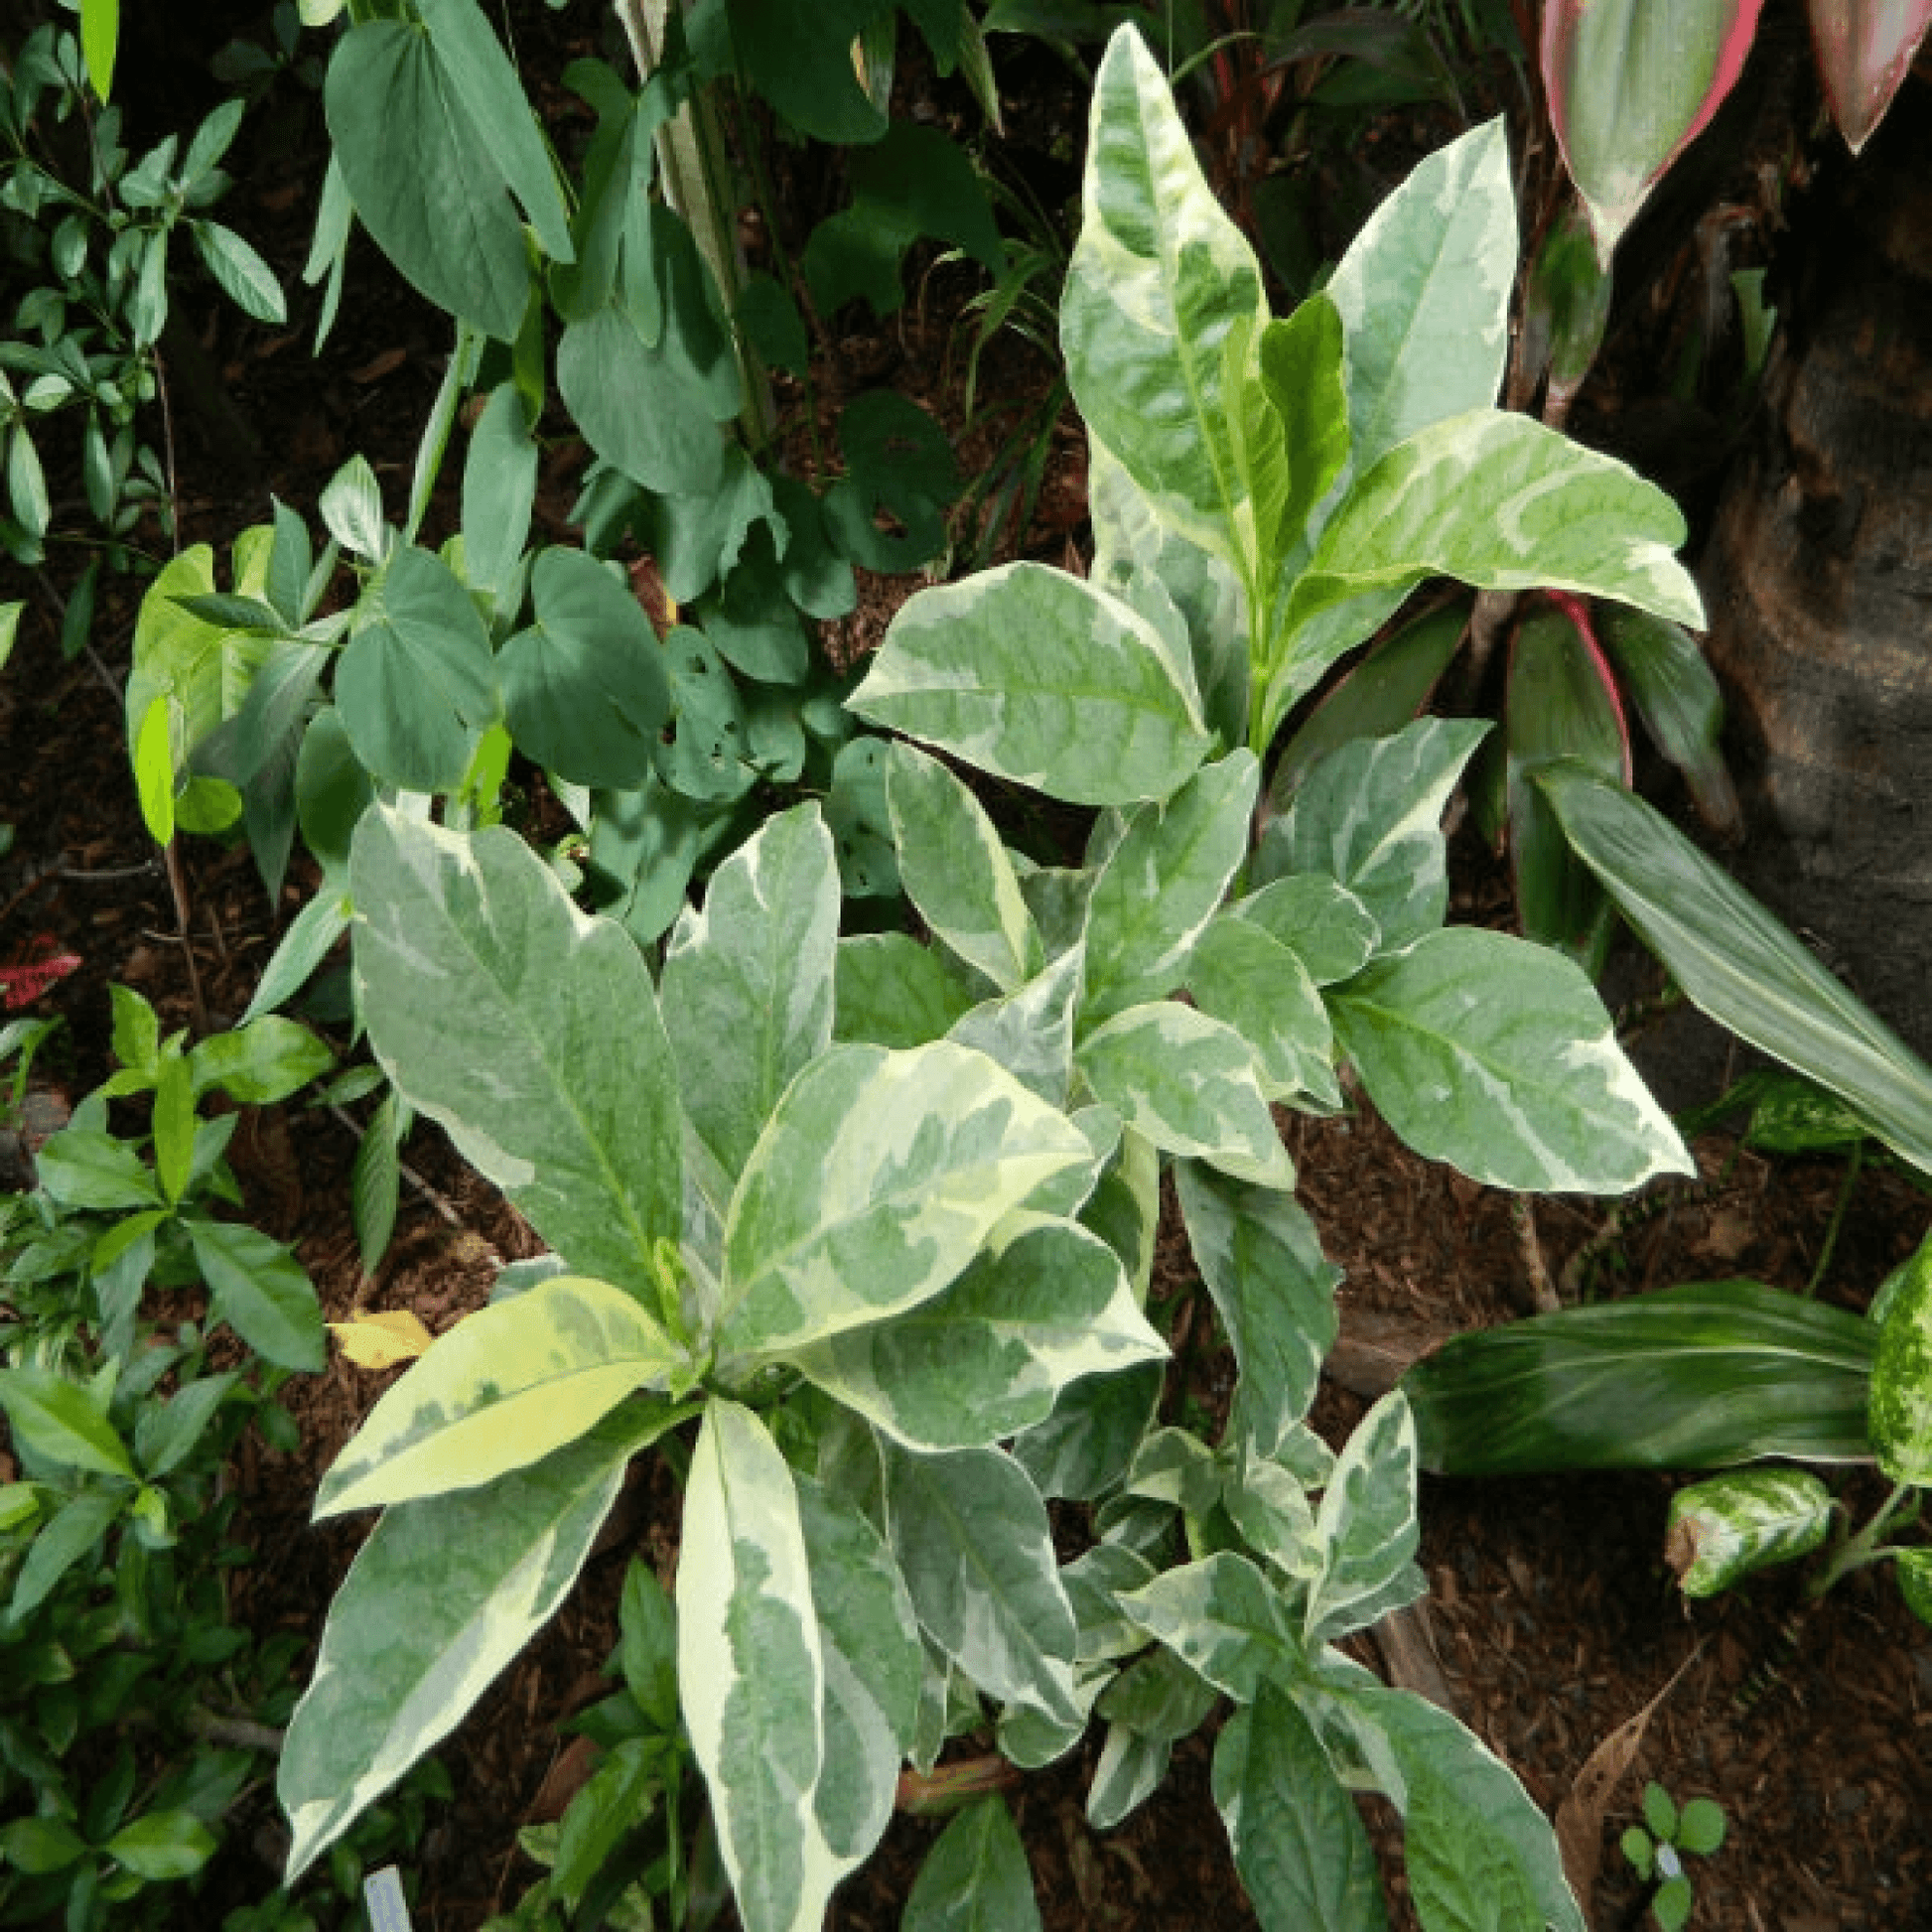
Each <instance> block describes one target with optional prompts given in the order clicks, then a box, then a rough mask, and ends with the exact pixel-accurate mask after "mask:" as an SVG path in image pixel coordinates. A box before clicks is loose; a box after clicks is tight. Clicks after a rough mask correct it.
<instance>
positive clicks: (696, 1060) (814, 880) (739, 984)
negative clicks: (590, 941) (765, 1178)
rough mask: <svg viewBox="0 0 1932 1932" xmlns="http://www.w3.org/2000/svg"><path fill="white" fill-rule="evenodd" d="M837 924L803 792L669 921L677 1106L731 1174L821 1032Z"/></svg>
mask: <svg viewBox="0 0 1932 1932" xmlns="http://www.w3.org/2000/svg"><path fill="white" fill-rule="evenodd" d="M838 933H839V875H838V862H837V859H836V857H835V856H834V854H833V850H832V836H831V834H830V833H829V832H828V831H827V830H826V829H825V822H824V820H823V818H822V817H821V816H820V814H819V809H818V807H817V806H816V805H810V804H808V805H799V806H794V807H793V808H792V809H791V810H790V811H787V812H783V813H779V814H776V815H774V816H773V817H771V818H769V819H767V820H766V821H765V822H764V824H763V825H762V826H761V827H760V828H759V832H758V835H757V836H756V837H755V838H753V839H750V840H748V841H747V842H746V843H745V844H744V845H742V846H741V847H740V848H739V849H738V851H736V852H735V853H733V854H732V856H731V858H730V859H728V860H727V861H726V862H725V864H723V865H722V866H720V867H719V868H718V870H717V871H716V872H714V873H713V874H712V876H711V883H710V884H709V885H708V886H707V887H706V889H705V899H704V907H703V910H702V911H690V910H687V911H685V912H684V914H683V915H682V916H681V917H680V918H679V920H678V923H677V925H676V926H675V927H674V928H673V930H672V933H671V938H670V943H669V945H668V947H667V948H666V951H665V956H664V972H663V978H662V983H661V985H660V987H659V996H660V998H661V999H662V1002H663V1008H664V1020H665V1026H666V1029H667V1031H668V1032H669V1035H670V1036H671V1038H672V1040H673V1041H675V1042H676V1044H675V1046H674V1048H673V1050H674V1051H675V1052H676V1054H677V1056H678V1076H679V1087H680V1091H681V1092H682V1095H683V1099H684V1111H685V1113H686V1115H687V1116H688V1117H689V1119H690V1121H691V1124H692V1126H693V1127H695V1128H696V1129H697V1131H698V1134H699V1136H700V1137H701V1138H702V1139H703V1141H704V1143H705V1145H706V1146H707V1147H708V1148H709V1149H710V1150H711V1152H712V1153H713V1155H715V1156H716V1157H717V1160H718V1163H719V1165H720V1166H721V1167H722V1168H723V1170H724V1172H725V1173H726V1175H727V1176H728V1177H729V1178H730V1179H732V1180H736V1179H737V1177H738V1175H739V1174H740V1173H742V1172H743V1170H744V1167H745V1163H746V1162H747V1161H748V1160H749V1159H750V1158H751V1153H752V1149H753V1147H754V1146H755V1145H756V1144H757V1141H758V1137H759V1134H760V1133H761V1132H762V1131H763V1128H764V1124H765V1122H766V1121H767V1120H769V1119H770V1117H771V1112H772V1109H773V1108H775V1107H776V1106H777V1104H778V1096H779V1095H780V1094H782V1093H783V1092H784V1090H785V1088H786V1087H787V1086H789V1085H790V1084H791V1080H792V1077H793V1076H794V1075H795V1074H796V1073H798V1072H799V1071H800V1070H801V1069H802V1068H803V1067H804V1066H805V1065H806V1063H807V1062H808V1061H810V1060H811V1059H812V1058H814V1057H815V1056H816V1055H817V1054H818V1053H820V1052H822V1051H823V1050H824V1049H825V1048H826V1047H827V1046H828V1045H830V1044H831V1039H832V999H833V961H834V956H835V949H836V947H837V944H838Z"/></svg>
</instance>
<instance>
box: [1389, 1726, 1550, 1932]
mask: <svg viewBox="0 0 1932 1932" xmlns="http://www.w3.org/2000/svg"><path fill="white" fill-rule="evenodd" d="M1402 1824H1403V1832H1402V1848H1403V1866H1404V1869H1405V1870H1406V1871H1407V1872H1408V1875H1409V1895H1410V1897H1411V1898H1412V1899H1414V1901H1415V1906H1416V1916H1417V1917H1418V1918H1419V1919H1420V1920H1421V1921H1422V1923H1423V1924H1424V1925H1457V1926H1460V1925H1475V1926H1481V1927H1483V1928H1484V1932H1490V1929H1491V1928H1493V1932H1544V1926H1545V1920H1544V1916H1543V1908H1542V1906H1541V1905H1540V1904H1538V1902H1537V1898H1536V1891H1535V1888H1534V1886H1533V1885H1532V1884H1531V1882H1530V1875H1529V1873H1528V1872H1527V1871H1526V1870H1525V1869H1524V1868H1523V1862H1522V1860H1521V1859H1520V1858H1519V1857H1518V1856H1517V1854H1516V1849H1515V1847H1513V1846H1512V1845H1510V1844H1508V1843H1507V1842H1506V1841H1504V1840H1503V1839H1501V1838H1499V1837H1498V1836H1497V1835H1496V1833H1495V1832H1494V1831H1493V1830H1492V1829H1491V1828H1490V1824H1489V1820H1488V1818H1487V1817H1486V1816H1485V1814H1484V1813H1483V1811H1482V1809H1481V1807H1480V1806H1478V1805H1475V1804H1472V1803H1471V1802H1470V1801H1469V1799H1468V1798H1467V1797H1465V1796H1464V1795H1463V1793H1462V1791H1461V1790H1460V1789H1459V1788H1458V1786H1457V1784H1456V1781H1455V1779H1454V1778H1453V1777H1452V1776H1444V1775H1442V1774H1441V1773H1439V1772H1435V1771H1426V1770H1425V1769H1424V1768H1423V1767H1422V1766H1421V1765H1420V1764H1418V1765H1417V1766H1415V1767H1414V1769H1413V1770H1412V1772H1411V1774H1410V1777H1409V1807H1408V1810H1407V1811H1405V1812H1404V1814H1403V1820H1402Z"/></svg>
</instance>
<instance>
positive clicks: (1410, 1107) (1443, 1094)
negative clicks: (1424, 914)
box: [1328, 926, 1696, 1194]
mask: <svg viewBox="0 0 1932 1932" xmlns="http://www.w3.org/2000/svg"><path fill="white" fill-rule="evenodd" d="M1328 1011H1329V1014H1330V1016H1331V1017H1332V1018H1333V1021H1334V1025H1335V1036H1336V1038H1337V1039H1338V1040H1339V1041H1340V1042H1341V1045H1342V1048H1343V1050H1344V1051H1345V1052H1346V1053H1347V1054H1348V1056H1349V1058H1350V1059H1352V1060H1353V1061H1354V1063H1355V1067H1356V1070H1357V1072H1359V1073H1360V1074H1361V1076H1362V1084H1363V1085H1364V1086H1365V1087H1366V1088H1367V1089H1368V1093H1369V1097H1370V1098H1371V1099H1372V1100H1373V1101H1374V1102H1375V1104H1376V1107H1377V1108H1378V1109H1379V1110H1380V1112H1381V1113H1382V1115H1383V1117H1384V1118H1385V1119H1386V1120H1387V1121H1388V1123H1389V1125H1390V1126H1391V1127H1393V1128H1394V1129H1395V1131H1396V1132H1397V1133H1398V1134H1400V1135H1401V1136H1402V1138H1403V1139H1404V1140H1405V1141H1407V1142H1408V1143H1409V1145H1410V1146H1411V1147H1413V1148H1414V1149H1415V1150H1416V1151H1417V1152H1418V1153H1419V1154H1426V1155H1428V1156H1429V1157H1430V1158H1431V1159H1432V1160H1437V1161H1447V1162H1449V1164H1450V1165H1451V1166H1452V1167H1456V1168H1459V1169H1460V1170H1461V1171H1462V1172H1463V1173H1466V1174H1468V1175H1469V1176H1470V1178H1472V1179H1475V1180H1482V1181H1486V1182H1488V1183H1489V1184H1490V1185H1491V1186H1496V1187H1514V1188H1519V1189H1522V1190H1524V1191H1527V1192H1533V1193H1593V1194H1601V1193H1620V1192H1622V1191H1623V1190H1624V1189H1626V1188H1630V1187H1634V1186H1636V1185H1638V1184H1639V1183H1640V1182H1642V1181H1644V1180H1647V1179H1649V1178H1650V1177H1651V1176H1652V1175H1653V1174H1659V1173H1695V1172H1696V1170H1695V1167H1694V1164H1693V1163H1692V1160H1691V1157H1690V1155H1689V1153H1688V1152H1687V1151H1686V1149H1685V1146H1684V1142H1683V1139H1682V1137H1681V1136H1680V1135H1679V1134H1678V1132H1677V1129H1676V1128H1675V1127H1673V1126H1672V1125H1671V1122H1670V1118H1669V1116H1668V1115H1667V1114H1665V1113H1664V1111H1663V1109H1662V1108H1660V1107H1659V1106H1658V1104H1657V1102H1656V1100H1655V1099H1654V1098H1653V1097H1652V1096H1651V1094H1650V1092H1649V1090H1648V1089H1647V1088H1646V1087H1645V1086H1644V1084H1643V1081H1642V1079H1641V1078H1640V1077H1639V1075H1638V1073H1637V1070H1636V1068H1635V1067H1634V1066H1632V1065H1631V1064H1630V1061H1629V1059H1628V1058H1627V1057H1626V1056H1625V1054H1624V1052H1623V1049H1622V1047H1620V1046H1619V1045H1618V1044H1617V1043H1616V1037H1615V1035H1614V1033H1613V1032H1612V1030H1611V1027H1610V1017H1609V1015H1608V1014H1607V1013H1606V1012H1605V1011H1604V1010H1603V1004H1602V1002H1601V1001H1600V1000H1599V999H1598V998H1597V997H1596V993H1595V990H1594V989H1593V988H1592V987H1591V986H1590V983H1589V981H1588V980H1587V979H1586V978H1585V977H1584V974H1583V973H1582V971H1581V970H1579V968H1578V967H1576V966H1575V965H1573V964H1572V963H1571V961H1569V960H1568V959H1565V958H1563V957H1562V956H1561V955H1560V954H1558V953H1554V952H1551V951H1549V950H1547V949H1546V948H1544V947H1541V946H1536V945H1532V944H1531V943H1530V942H1529V941H1527V940H1524V939H1518V938H1515V937H1513V936H1512V935H1510V934H1508V933H1503V932H1491V931H1488V930H1486V929H1485V928H1482V927H1478V926H1450V927H1449V928H1447V929H1446V930H1444V931H1441V932H1433V933H1430V934H1429V935H1428V936H1427V937H1426V938H1423V939H1420V940H1418V941H1417V942H1416V944H1415V945H1414V946H1413V947H1411V948H1410V950H1409V951H1408V952H1406V953H1403V954H1401V955H1400V956H1399V957H1397V958H1394V959H1385V960H1378V961H1377V962H1376V963H1375V964H1374V965H1372V966H1370V967H1369V968H1368V969H1367V971H1366V972H1364V973H1362V974H1360V975H1359V976H1358V977H1357V978H1355V979H1353V980H1351V981H1349V982H1348V984H1347V985H1346V986H1345V987H1338V988H1336V989H1335V990H1334V992H1333V993H1331V994H1330V995H1329V999H1328Z"/></svg>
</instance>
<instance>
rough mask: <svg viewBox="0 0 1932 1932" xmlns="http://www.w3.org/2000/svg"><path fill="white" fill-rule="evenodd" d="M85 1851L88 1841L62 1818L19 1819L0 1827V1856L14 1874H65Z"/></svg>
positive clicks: (32, 1875)
mask: <svg viewBox="0 0 1932 1932" xmlns="http://www.w3.org/2000/svg"><path fill="white" fill-rule="evenodd" d="M86 1851H87V1841H86V1840H85V1839H83V1838H82V1837H81V1836H80V1834H79V1833H78V1832H76V1831H75V1830H74V1829H73V1827H72V1826H71V1825H69V1824H68V1823H66V1822H65V1821H64V1820H62V1819H59V1818H16V1819H15V1820H14V1821H13V1822H12V1823H11V1824H9V1825H0V1853H4V1854H5V1855H6V1859H7V1863H9V1864H11V1865H12V1866H13V1867H14V1869H15V1870H17V1871H24V1872H26V1873H27V1874H28V1875H29V1876H30V1877H39V1876H41V1875H42V1874H43V1873H46V1872H50V1871H65V1870H66V1869H67V1868H68V1866H69V1865H70V1864H72V1863H73V1862H74V1861H75V1860H76V1859H78V1858H81V1857H82V1856H84V1855H85V1853H86Z"/></svg>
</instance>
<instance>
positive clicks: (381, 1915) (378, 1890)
mask: <svg viewBox="0 0 1932 1932" xmlns="http://www.w3.org/2000/svg"><path fill="white" fill-rule="evenodd" d="M362 1904H363V1906H364V1907H365V1908H366V1910H367V1912H368V1915H369V1932H410V1927H409V1902H408V1900H407V1899H405V1898H404V1897H403V1895H402V1877H401V1874H400V1873H399V1872H398V1871H397V1870H396V1867H395V1866H394V1865H392V1864H385V1865H384V1866H383V1867H382V1869H381V1870H380V1871H371V1872H370V1873H369V1875H368V1876H367V1877H366V1878H364V1879H363V1880H362Z"/></svg>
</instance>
